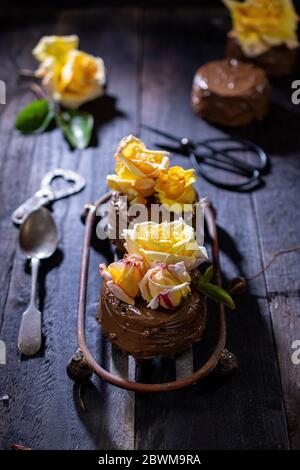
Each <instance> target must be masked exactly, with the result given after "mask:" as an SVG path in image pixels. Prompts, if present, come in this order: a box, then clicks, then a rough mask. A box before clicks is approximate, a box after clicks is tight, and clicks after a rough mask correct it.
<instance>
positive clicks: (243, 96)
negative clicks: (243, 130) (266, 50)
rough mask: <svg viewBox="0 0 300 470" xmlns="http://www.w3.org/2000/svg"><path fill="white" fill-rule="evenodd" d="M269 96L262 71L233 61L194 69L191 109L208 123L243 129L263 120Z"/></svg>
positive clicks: (223, 61) (221, 61)
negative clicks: (256, 120) (255, 121)
mask: <svg viewBox="0 0 300 470" xmlns="http://www.w3.org/2000/svg"><path fill="white" fill-rule="evenodd" d="M269 93H270V87H269V82H268V79H267V76H266V74H265V72H264V70H262V69H260V68H259V67H256V66H254V65H253V64H250V63H244V62H239V61H237V60H235V59H232V60H219V61H214V62H209V63H207V64H205V65H203V66H202V67H200V68H199V69H198V71H197V73H196V75H195V77H194V82H193V89H192V107H193V109H194V111H195V113H196V114H198V115H199V116H201V117H203V118H205V119H207V120H208V121H211V122H215V123H217V124H221V125H225V126H243V125H246V124H249V123H250V122H251V121H253V120H254V119H262V118H263V117H264V115H265V114H266V112H267V109H268V99H269Z"/></svg>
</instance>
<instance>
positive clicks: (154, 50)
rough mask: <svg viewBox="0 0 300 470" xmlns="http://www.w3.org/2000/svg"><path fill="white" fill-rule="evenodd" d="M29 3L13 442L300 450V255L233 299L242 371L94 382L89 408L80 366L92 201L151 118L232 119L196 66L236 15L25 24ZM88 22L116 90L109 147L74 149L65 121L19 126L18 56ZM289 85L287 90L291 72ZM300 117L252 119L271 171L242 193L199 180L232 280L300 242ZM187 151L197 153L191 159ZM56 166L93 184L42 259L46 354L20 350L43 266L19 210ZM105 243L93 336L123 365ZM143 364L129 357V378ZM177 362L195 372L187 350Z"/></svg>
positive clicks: (0, 114) (4, 154)
mask: <svg viewBox="0 0 300 470" xmlns="http://www.w3.org/2000/svg"><path fill="white" fill-rule="evenodd" d="M22 15H24V13H22ZM22 15H17V14H16V13H15V14H14V16H13V17H10V19H9V21H7V20H6V22H5V27H4V28H1V32H0V39H1V40H0V58H1V71H0V79H2V80H5V82H6V84H7V92H8V100H7V105H5V106H0V142H1V146H0V168H1V176H0V201H1V205H0V217H1V224H0V236H1V247H0V261H1V272H0V287H1V298H0V338H1V339H4V340H5V341H6V343H7V348H8V362H7V365H6V366H0V394H2V393H8V394H9V395H10V396H11V401H10V404H9V406H8V407H4V406H2V405H0V416H1V425H0V436H1V443H0V447H1V448H9V446H10V444H11V443H12V442H17V443H20V444H24V445H28V446H32V447H34V448H37V449H45V448H51V449H53V448H60V449H94V448H100V449H101V448H102V449H109V448H119V449H124V448H128V449H130V448H133V447H135V448H143V449H145V448H148V449H156V448H160V449H172V448H173V449H196V448H197V449H201V448H218V449H228V448H235V449H245V448H262V449H270V448H276V449H278V448H280V449H282V448H283V449H285V448H288V447H289V446H290V445H291V446H292V447H293V448H300V411H299V403H298V402H299V399H298V395H299V388H300V372H299V370H300V369H299V367H300V366H295V365H293V364H292V362H291V354H292V349H291V344H292V341H293V340H296V339H300V326H299V279H298V278H299V268H298V266H299V254H298V253H292V254H289V255H286V256H284V257H282V258H281V259H279V260H277V262H276V263H275V264H274V265H273V266H272V267H271V268H270V269H269V271H267V272H266V273H265V275H264V276H260V277H259V278H257V279H256V280H255V281H253V282H251V284H249V289H248V293H247V294H245V295H243V296H241V297H239V298H238V299H237V305H238V309H237V312H228V314H227V318H228V349H230V350H232V352H234V353H235V354H236V355H237V356H238V358H239V360H240V364H241V367H240V370H239V371H238V373H236V374H235V375H234V376H233V377H230V378H228V379H226V380H224V379H223V380H219V379H217V378H214V377H210V378H208V379H206V380H205V382H203V383H201V384H198V385H196V386H194V387H192V388H190V389H186V390H183V391H178V392H173V393H169V394H162V395H141V394H137V395H134V394H131V393H129V392H126V391H122V390H118V389H116V388H114V387H111V386H109V385H106V384H104V383H100V381H99V380H96V379H95V378H93V381H92V383H91V384H90V385H88V386H86V387H83V389H82V390H81V393H82V396H83V399H84V402H85V404H86V407H87V411H86V412H84V411H83V410H82V409H81V408H80V404H79V400H78V393H79V391H78V388H77V387H76V386H74V385H73V383H72V382H71V381H70V380H69V379H68V377H67V376H66V373H65V366H66V364H67V362H68V359H69V357H70V356H71V355H72V353H73V352H74V350H75V347H76V338H75V317H76V301H77V288H78V279H79V266H80V256H81V244H82V238H83V226H82V224H81V223H80V218H79V215H80V210H81V208H82V207H83V205H84V203H86V202H88V201H91V200H95V199H96V198H97V197H98V196H99V195H100V194H102V193H104V192H105V190H106V185H105V175H106V174H107V173H108V172H110V171H112V170H113V167H114V161H113V159H112V155H113V152H114V149H115V148H116V145H117V143H118V140H119V139H120V138H121V137H123V136H124V135H126V134H128V133H139V132H140V125H141V122H144V123H147V124H150V125H154V126H158V127H160V128H161V129H164V130H167V131H171V132H173V133H176V134H178V135H181V136H183V135H186V136H188V137H192V138H201V137H208V136H219V135H223V134H224V133H225V134H226V132H228V131H226V130H222V129H218V128H215V127H213V126H210V125H208V124H207V123H205V122H202V121H201V120H199V119H197V118H196V117H195V116H193V114H192V112H191V110H190V103H189V97H190V88H191V82H192V77H193V74H194V72H195V70H196V69H197V67H199V66H200V65H201V64H202V63H204V62H206V61H208V60H212V59H214V58H220V57H222V55H223V53H224V37H225V32H226V23H224V22H223V16H222V15H217V14H216V12H213V13H212V12H210V13H208V12H207V11H206V12H203V11H202V10H197V9H186V10H184V9H169V10H168V11H167V10H161V9H153V10H146V11H143V10H141V9H134V8H130V9H118V10H113V11H112V10H109V9H103V10H99V9H97V10H83V11H82V10H74V11H60V12H57V13H49V12H45V13H43V14H41V13H40V12H36V13H32V12H28V17H27V18H28V20H27V21H26V22H25V21H24V16H22ZM74 32H76V33H78V34H79V36H80V39H81V47H82V49H84V50H87V51H89V52H91V53H93V54H99V55H101V56H102V57H103V58H104V59H105V62H106V64H107V67H108V71H109V88H108V95H109V96H108V97H107V98H105V99H103V100H102V101H101V100H100V101H98V102H97V103H95V105H94V106H93V108H94V109H97V112H96V117H97V119H96V121H97V131H96V136H95V139H94V146H92V147H91V148H89V149H87V150H85V151H75V152H72V151H70V150H69V148H68V146H67V144H66V143H65V142H64V141H63V139H62V137H61V134H60V132H59V131H57V130H55V131H51V132H48V133H46V134H44V135H41V136H38V137H36V136H35V137H29V136H27V137H22V136H18V135H17V134H16V133H15V131H14V129H13V124H14V119H15V115H16V113H17V110H18V109H19V108H20V107H21V106H22V105H24V104H25V103H26V102H28V101H29V100H30V99H31V93H30V92H28V91H26V89H24V88H21V87H20V85H19V84H18V83H17V70H18V69H19V68H20V67H26V68H29V67H32V68H33V67H34V65H35V64H34V61H33V59H32V57H31V49H32V47H33V46H34V45H35V43H36V42H37V40H38V39H39V37H40V36H42V35H43V34H53V33H54V34H55V33H56V34H69V33H74ZM276 86H281V87H282V85H280V84H276ZM284 86H285V90H286V88H287V87H288V86H289V81H288V80H287V81H286V82H285V84H284ZM286 99H288V98H286ZM298 116H299V114H298ZM298 128H299V119H298V118H297V115H296V116H293V115H291V113H288V112H287V111H284V110H282V109H279V108H278V106H277V107H275V106H274V107H273V108H272V112H271V113H270V115H269V117H268V118H267V120H266V121H265V122H264V123H261V124H258V125H254V126H251V127H250V128H247V129H245V130H243V131H242V133H241V134H242V135H243V136H245V137H248V138H251V139H253V140H254V141H255V142H257V143H259V144H261V145H262V146H263V147H264V148H266V150H268V151H269V152H270V155H271V157H272V172H271V174H270V175H269V176H268V177H267V178H266V181H267V184H266V186H265V187H263V188H261V189H260V190H258V191H257V192H255V193H251V194H247V193H245V194H236V193H233V192H226V191H223V190H220V189H217V188H214V187H213V186H211V185H209V184H207V183H205V182H204V181H203V180H201V179H200V180H199V182H198V189H199V191H200V194H201V195H203V196H204V195H207V196H208V197H209V198H210V199H211V200H212V201H213V202H214V205H215V206H216V208H217V212H218V225H219V236H220V243H221V248H222V268H223V272H224V279H225V283H226V280H228V279H230V278H232V277H233V276H235V275H237V274H239V275H244V276H245V277H248V276H250V275H251V274H253V273H255V272H257V271H258V270H259V269H260V268H261V265H262V263H265V262H267V261H268V260H269V259H270V257H271V255H272V253H273V252H274V251H276V250H278V249H282V248H289V247H291V246H294V245H297V244H299V221H298V220H297V214H298V213H299V204H300V203H299V184H298V181H299V171H300V170H299V162H298V158H299V157H298V150H299V148H300V142H299V140H300V137H299V132H298ZM141 135H142V137H143V138H145V140H146V142H147V143H148V144H153V143H155V142H157V141H158V142H159V141H162V139H161V138H156V137H155V136H153V135H152V134H150V133H149V132H145V131H142V133H141ZM96 144H97V146H96ZM174 161H176V162H178V163H180V164H181V165H183V166H188V165H189V163H188V161H186V160H185V159H184V158H183V157H178V156H176V157H174ZM55 166H62V167H63V168H70V169H73V170H77V171H79V172H80V173H81V174H82V175H83V176H84V177H85V178H86V179H87V181H88V185H87V188H86V189H85V191H84V192H82V193H81V194H79V195H76V196H74V197H72V198H70V199H66V200H64V201H58V202H57V203H55V205H54V207H53V210H54V216H55V219H56V221H57V224H58V227H59V233H60V244H59V248H60V250H59V251H58V253H57V254H56V256H55V257H54V258H53V259H51V260H49V262H46V263H44V267H43V270H42V279H41V287H40V295H41V304H42V309H43V333H44V336H45V344H44V348H43V351H42V353H41V354H40V355H39V356H38V357H36V358H34V359H27V360H26V359H24V358H20V356H19V355H18V352H17V346H16V343H17V335H18V328H19V324H20V318H21V313H22V312H23V310H24V309H25V308H26V306H27V302H28V299H29V287H30V275H29V273H28V270H25V269H24V260H23V259H22V257H21V255H20V252H19V250H18V248H17V238H18V230H17V229H16V228H15V227H13V226H12V224H11V221H10V216H11V212H12V211H13V209H15V208H16V207H17V206H18V204H19V203H20V202H22V201H23V200H24V199H25V198H26V197H28V196H29V195H30V194H31V193H32V192H33V191H35V190H36V189H37V188H38V186H39V183H40V180H41V178H42V176H43V175H44V173H45V172H46V171H47V170H49V169H51V168H54V167H55ZM100 248H101V249H99V244H95V245H94V246H93V249H92V255H91V264H90V283H89V293H88V305H87V312H88V320H87V335H88V343H89V345H90V347H91V349H92V351H93V352H94V354H96V355H97V357H99V359H100V358H102V359H103V361H104V362H106V365H107V367H108V368H109V367H110V366H112V364H109V363H108V362H107V356H108V354H107V353H108V350H109V349H110V345H109V344H108V343H107V341H105V340H103V339H102V337H101V334H100V330H99V327H98V324H97V323H96V320H95V315H96V311H97V305H98V296H99V283H100V281H99V276H98V269H97V267H98V264H99V262H103V261H104V260H106V259H107V257H109V256H110V254H109V250H108V247H106V246H101V247H100ZM214 321H215V315H214V311H213V309H212V310H211V314H210V319H209V329H208V332H207V334H208V335H209V334H210V331H211V333H212V334H213V333H214ZM193 353H194V357H195V359H196V362H197V361H198V362H199V363H201V361H202V360H203V357H204V355H205V354H206V353H207V352H205V348H204V345H203V344H201V343H200V344H199V345H197V346H196V347H195V348H194V351H193ZM119 359H120V358H119ZM116 364H117V361H116V363H115V364H114V365H113V366H116ZM133 366H134V364H133V361H132V358H129V377H132V375H133ZM177 368H178V370H179V371H180V374H181V375H184V373H185V371H184V370H183V367H182V361H181V362H180V360H178V363H177ZM175 373H176V365H175V362H174V361H173V360H163V361H160V360H156V361H147V362H146V363H144V364H142V365H140V366H139V367H138V369H137V377H138V378H140V379H141V380H145V381H149V382H154V381H155V380H157V379H161V380H170V379H173V378H174V376H175ZM288 433H289V434H288Z"/></svg>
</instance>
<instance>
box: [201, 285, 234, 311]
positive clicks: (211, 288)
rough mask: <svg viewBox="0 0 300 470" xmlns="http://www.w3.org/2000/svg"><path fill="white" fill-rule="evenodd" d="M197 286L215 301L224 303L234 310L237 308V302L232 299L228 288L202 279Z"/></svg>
mask: <svg viewBox="0 0 300 470" xmlns="http://www.w3.org/2000/svg"><path fill="white" fill-rule="evenodd" d="M197 288H198V289H199V290H200V291H201V292H202V293H203V294H205V295H207V297H209V298H210V299H212V300H214V301H215V302H217V303H223V304H225V305H227V307H229V308H231V309H232V310H234V309H235V303H234V301H233V300H232V297H231V295H230V294H228V292H226V290H224V289H223V288H222V287H219V286H216V285H215V284H211V283H209V282H206V283H202V282H201V279H200V281H199V282H198V284H197Z"/></svg>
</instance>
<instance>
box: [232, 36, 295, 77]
mask: <svg viewBox="0 0 300 470" xmlns="http://www.w3.org/2000/svg"><path fill="white" fill-rule="evenodd" d="M226 55H227V57H228V58H230V59H237V60H241V61H244V62H252V63H254V64H256V65H257V66H259V67H262V68H263V69H264V70H265V71H266V73H267V74H268V75H269V76H270V77H281V76H285V75H290V74H291V73H292V71H293V68H294V67H295V65H296V62H297V58H298V48H294V49H289V48H288V47H287V46H286V45H285V44H282V45H280V46H273V47H271V48H270V49H269V50H268V51H267V52H264V53H262V54H260V55H258V56H257V57H247V56H246V55H245V54H244V53H243V51H242V48H241V47H240V45H239V41H238V39H237V38H235V37H232V36H228V39H227V46H226Z"/></svg>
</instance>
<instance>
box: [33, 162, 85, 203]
mask: <svg viewBox="0 0 300 470" xmlns="http://www.w3.org/2000/svg"><path fill="white" fill-rule="evenodd" d="M55 178H63V179H64V180H65V181H67V182H70V183H72V184H71V185H68V186H66V187H65V188H63V189H58V190H55V191H54V190H53V189H52V188H51V183H52V181H53V180H54V179H55ZM85 184H86V182H85V179H84V178H83V176H81V175H79V174H78V173H76V172H75V171H72V170H64V169H63V168H55V169H54V170H51V171H49V172H48V173H47V174H46V175H45V176H44V178H43V179H42V183H41V190H43V191H49V192H51V193H52V195H53V197H52V200H53V201H55V200H57V199H62V198H64V197H67V196H71V195H72V194H75V193H78V192H79V191H81V190H82V189H83V188H84V187H85Z"/></svg>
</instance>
